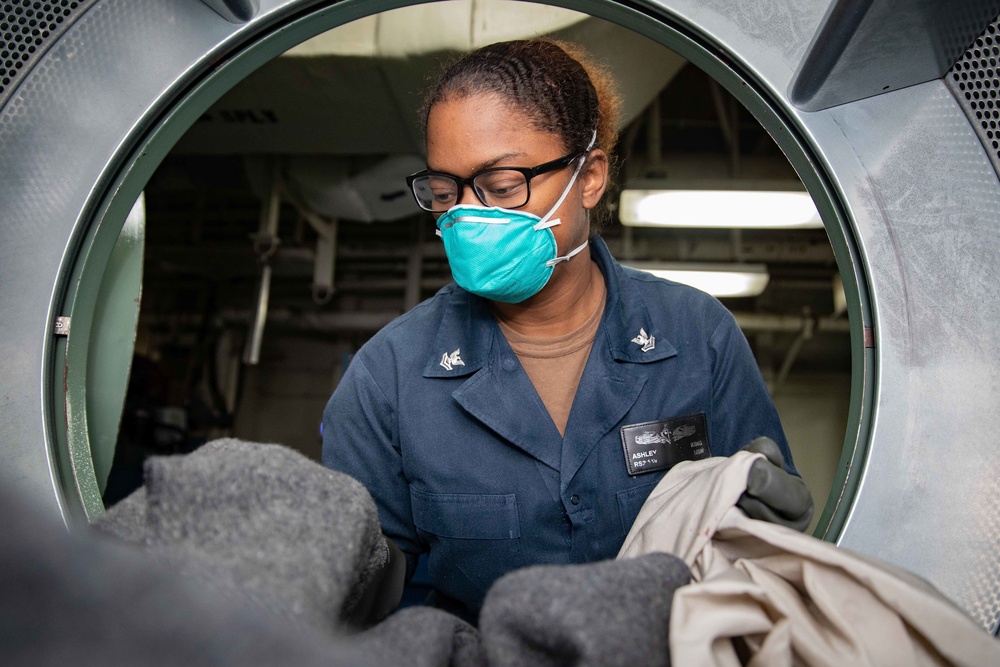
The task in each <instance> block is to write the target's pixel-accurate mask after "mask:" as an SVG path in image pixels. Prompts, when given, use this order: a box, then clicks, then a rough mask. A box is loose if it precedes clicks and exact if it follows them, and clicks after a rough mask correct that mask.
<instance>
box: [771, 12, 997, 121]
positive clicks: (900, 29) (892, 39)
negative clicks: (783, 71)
mask: <svg viewBox="0 0 1000 667" xmlns="http://www.w3.org/2000/svg"><path fill="white" fill-rule="evenodd" d="M998 11H1000V1H998V0H836V1H835V2H834V3H832V4H831V5H830V9H829V12H828V13H827V15H826V17H825V19H824V21H823V25H822V26H821V27H820V29H819V30H818V31H817V33H816V36H815V38H814V39H813V41H812V43H811V44H810V46H809V51H808V52H807V53H806V55H805V57H804V58H803V59H802V62H801V64H800V65H799V68H798V71H797V72H796V74H795V77H794V78H793V79H792V82H791V86H790V88H789V97H790V99H791V101H792V103H793V104H795V105H796V106H798V107H799V108H801V109H803V110H805V111H817V110H819V109H826V108H829V107H832V106H836V105H838V104H846V103H848V102H854V101H856V100H859V99H862V98H865V97H871V96H872V95H879V94H881V93H883V92H885V91H887V90H899V89H900V88H905V87H907V86H912V85H914V84H918V83H924V82H925V81H931V80H933V79H937V78H940V77H941V75H943V74H944V73H945V72H947V71H948V69H949V68H950V67H951V66H952V64H953V63H954V62H955V60H957V59H958V57H959V56H960V55H961V54H962V52H963V51H965V48H966V47H967V46H968V45H969V43H970V42H972V40H973V38H975V37H976V36H977V35H978V34H979V33H980V32H982V31H983V29H984V28H985V27H986V25H987V24H988V23H989V22H990V21H991V20H992V19H993V17H995V16H996V15H997V12H998Z"/></svg>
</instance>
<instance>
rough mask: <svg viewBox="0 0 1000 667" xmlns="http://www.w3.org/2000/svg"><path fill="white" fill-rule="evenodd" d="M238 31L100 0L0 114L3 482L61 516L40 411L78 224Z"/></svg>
mask: <svg viewBox="0 0 1000 667" xmlns="http://www.w3.org/2000/svg"><path fill="white" fill-rule="evenodd" d="M236 30H237V27H236V26H235V25H234V24H232V23H229V22H227V21H225V20H224V19H222V18H221V17H220V16H218V15H217V14H215V13H214V12H213V11H211V10H210V9H209V8H208V7H206V6H205V5H203V4H201V3H198V2H160V3H150V2H131V1H129V0H102V1H100V2H97V3H95V5H94V6H93V7H91V9H90V10H89V11H87V12H86V13H85V14H84V15H83V16H82V17H81V18H80V19H79V20H78V21H77V22H76V23H75V24H73V25H72V26H71V27H70V29H69V30H68V31H67V32H66V34H64V35H63V36H62V37H61V38H60V39H59V40H58V42H56V44H54V45H53V46H52V47H51V48H50V49H49V51H48V52H47V53H46V54H45V55H44V57H43V58H42V59H41V60H40V61H39V62H38V64H37V65H35V67H34V68H33V69H32V71H31V72H30V76H29V77H27V78H26V79H25V80H24V82H23V83H22V84H21V85H20V86H19V87H18V88H17V89H16V90H15V91H14V94H13V95H12V96H11V98H10V99H9V100H8V102H7V105H6V106H5V107H4V108H3V109H2V110H0V174H3V178H0V202H2V209H0V221H2V227H3V234H4V242H3V243H2V244H0V286H2V287H0V312H3V313H4V316H3V318H0V358H2V361H0V377H2V378H3V385H2V387H0V415H2V417H0V441H2V442H3V443H4V445H3V447H2V448H0V471H2V472H0V483H2V484H4V485H5V486H15V487H19V488H21V489H23V492H24V493H25V494H28V495H30V496H34V497H35V498H36V499H37V501H38V502H39V503H40V504H43V505H47V506H48V507H49V508H50V509H52V510H53V511H56V512H59V513H60V514H63V515H64V516H69V515H70V513H72V511H73V510H72V508H71V505H72V504H73V503H72V501H70V503H69V504H67V498H65V497H64V493H63V489H62V488H61V486H60V484H59V482H58V481H57V480H58V475H59V473H58V470H59V469H60V466H61V463H60V461H59V460H58V458H57V456H58V454H57V452H55V451H54V449H53V447H54V440H53V438H54V431H53V429H54V428H55V427H56V426H57V425H58V424H57V423H53V422H51V421H50V420H49V419H48V418H47V417H48V415H50V414H53V411H52V405H51V400H52V398H51V396H50V395H48V393H47V388H48V387H49V386H50V385H49V382H48V381H49V379H50V378H52V380H53V381H54V382H59V381H60V380H59V378H60V377H61V370H58V369H55V368H51V367H50V360H51V358H52V356H51V354H52V351H53V348H54V343H53V341H52V339H51V336H50V333H51V323H52V322H53V321H54V320H55V318H56V317H58V316H60V315H72V313H62V312H58V311H57V310H56V308H57V307H58V304H59V303H60V301H61V296H62V290H63V289H64V284H63V282H62V280H63V277H65V276H66V275H67V274H68V272H69V271H70V270H71V266H72V264H73V262H74V259H75V256H74V253H75V251H76V249H77V248H78V247H79V244H80V243H81V241H82V238H81V237H82V236H83V234H84V232H85V230H84V229H82V224H81V221H82V220H83V219H85V218H86V217H87V215H88V210H87V207H88V206H93V205H94V202H92V201H91V195H92V194H93V192H94V191H95V188H98V189H99V188H100V187H101V186H100V185H98V184H99V183H104V182H106V179H107V178H108V176H109V174H108V173H106V172H107V171H108V170H109V169H112V168H113V162H114V156H115V155H116V153H117V152H118V151H120V150H122V149H123V146H124V145H125V144H127V143H128V142H129V141H130V140H132V139H131V138H132V137H134V136H136V134H138V133H139V132H141V131H142V129H143V126H144V124H145V123H146V122H148V121H147V120H146V119H147V118H148V116H149V115H150V114H153V113H156V112H157V111H159V110H161V109H162V108H163V106H164V105H165V104H166V103H167V102H168V99H169V97H170V91H171V90H173V89H174V88H175V87H176V86H179V85H181V84H182V83H183V80H184V79H185V77H187V76H189V75H190V73H192V72H193V71H194V70H196V69H198V68H199V63H201V62H202V61H206V62H207V61H208V60H209V59H210V58H211V54H212V52H213V51H214V50H216V49H218V48H220V45H221V44H222V43H223V42H224V40H226V39H227V38H229V37H231V36H232V35H233V33H234V32H235V31H236ZM150 44H157V45H158V46H157V48H155V49H152V48H150ZM60 413H61V411H60ZM62 418H63V417H62V416H61V415H60V416H59V419H62ZM77 502H78V501H77Z"/></svg>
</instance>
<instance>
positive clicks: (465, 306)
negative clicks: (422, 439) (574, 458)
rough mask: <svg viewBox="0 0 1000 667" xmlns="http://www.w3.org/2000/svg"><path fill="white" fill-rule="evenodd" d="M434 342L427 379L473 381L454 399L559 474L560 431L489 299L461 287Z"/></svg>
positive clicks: (467, 382) (425, 370)
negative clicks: (512, 346) (493, 313)
mask: <svg viewBox="0 0 1000 667" xmlns="http://www.w3.org/2000/svg"><path fill="white" fill-rule="evenodd" d="M435 341H436V342H437V344H438V348H439V349H436V350H431V351H429V360H428V363H427V366H426V367H425V368H424V372H423V376H424V377H426V378H451V379H455V378H462V377H468V379H467V380H466V381H465V382H464V383H463V384H462V385H461V386H460V387H458V389H456V390H455V391H454V392H452V397H453V398H454V399H455V401H457V402H458V404H459V405H461V406H462V408H463V409H465V410H466V411H467V412H468V413H469V414H470V415H472V416H473V417H475V418H476V419H478V420H479V421H480V422H482V423H483V424H484V425H485V426H486V427H488V428H489V429H491V430H493V431H494V432H495V433H496V434H497V435H499V436H500V437H502V438H504V439H505V440H508V441H509V442H510V443H512V444H513V445H514V446H516V447H518V448H519V449H521V450H523V451H524V452H526V453H527V454H529V455H530V456H532V457H534V458H535V459H537V460H539V461H541V462H542V463H544V464H545V465H547V466H548V467H550V468H552V469H553V470H559V460H560V455H561V453H560V445H561V442H562V438H561V437H560V436H559V431H558V430H557V429H556V426H555V424H553V423H552V419H551V417H549V413H548V411H547V410H546V409H545V406H544V405H543V404H542V401H541V399H540V398H539V397H538V392H536V391H535V387H534V386H533V385H532V384H531V380H530V378H528V374H527V373H525V372H524V369H523V368H522V367H521V364H520V362H519V361H518V360H517V356H516V355H515V354H514V352H513V350H511V349H510V345H508V344H507V340H506V339H505V338H504V337H503V334H502V333H501V332H500V327H499V326H497V323H496V321H495V320H494V319H493V315H492V313H490V310H489V306H488V304H487V303H486V301H485V300H483V299H480V298H479V297H476V296H473V295H471V294H469V293H468V292H466V291H465V290H462V289H459V288H457V287H456V288H455V289H454V292H453V294H452V297H451V302H450V304H449V307H448V310H447V311H446V313H445V316H444V317H443V318H442V320H441V324H440V326H439V327H438V332H437V336H436V337H435ZM456 359H460V360H461V363H460V364H459V363H456Z"/></svg>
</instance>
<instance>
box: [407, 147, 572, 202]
mask: <svg viewBox="0 0 1000 667" xmlns="http://www.w3.org/2000/svg"><path fill="white" fill-rule="evenodd" d="M586 154H587V151H578V152H576V153H570V154H569V155H564V156H563V157H561V158H558V159H555V160H552V161H551V162H546V163H545V164H540V165H538V166H537V167H491V168H490V169H483V170H482V171H480V172H478V173H476V174H473V175H472V176H470V177H468V178H459V177H458V176H454V175H452V174H446V173H444V172H440V171H428V170H424V171H418V172H417V173H415V174H413V175H411V176H407V177H406V183H407V185H409V186H410V190H411V191H412V192H413V198H414V199H416V200H417V205H418V206H420V208H422V209H424V210H425V211H430V212H431V213H444V212H445V211H447V210H448V209H449V208H451V207H452V206H454V205H455V204H457V203H458V200H459V199H461V198H462V191H463V190H464V189H465V186H467V185H468V186H471V187H472V191H473V192H475V193H476V197H477V198H478V199H479V201H481V202H482V203H483V205H484V206H499V207H501V208H520V207H521V206H524V205H525V204H527V203H528V200H529V199H530V198H531V187H530V184H531V179H533V178H534V177H535V176H538V175H540V174H544V173H547V172H550V171H556V170H557V169H565V168H566V167H568V166H569V165H571V164H573V162H574V161H575V160H577V159H578V158H580V157H582V156H584V155H586Z"/></svg>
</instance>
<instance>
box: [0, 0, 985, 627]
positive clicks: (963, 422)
mask: <svg viewBox="0 0 1000 667" xmlns="http://www.w3.org/2000/svg"><path fill="white" fill-rule="evenodd" d="M309 4H311V3H310V2H291V1H289V2H278V1H277V0H273V1H269V2H263V3H262V8H261V12H260V13H259V14H258V15H257V16H256V17H255V18H254V19H253V20H251V21H250V22H248V23H247V24H244V25H242V26H237V25H235V24H232V23H229V22H227V21H225V20H223V19H222V18H220V17H219V16H218V15H216V14H215V13H213V12H212V11H210V10H209V9H208V8H207V7H206V6H204V5H202V4H201V3H195V2H179V1H178V2H172V3H135V2H131V1H129V0H102V1H101V2H98V3H97V4H96V5H95V7H94V8H93V9H92V10H91V11H89V12H88V13H87V14H86V15H85V16H84V17H82V18H81V20H80V21H79V22H78V23H77V24H76V25H74V26H73V27H72V29H71V30H69V31H68V32H67V34H66V35H65V36H64V37H63V38H62V39H60V40H59V42H58V43H57V44H56V45H55V46H54V47H53V48H52V49H51V50H50V51H49V52H48V53H47V54H46V55H45V57H44V58H43V59H42V60H41V61H40V62H39V64H38V65H37V66H36V67H35V69H34V70H33V71H32V72H31V75H30V77H28V78H27V79H26V80H25V82H24V84H22V86H21V87H20V88H18V89H17V91H16V94H15V95H14V96H13V97H12V98H11V100H10V103H9V104H8V106H7V107H5V108H4V109H3V110H2V112H0V173H2V174H4V178H3V179H2V180H0V202H2V209H0V216H2V217H0V221H2V227H3V233H4V243H3V244H0V312H3V313H4V318H2V319H0V376H2V377H3V385H2V386H0V414H2V415H3V417H2V419H0V442H3V443H4V445H3V448H2V449H0V483H3V484H5V485H7V484H16V485H19V486H20V487H21V488H23V489H25V491H26V492H29V493H31V494H32V495H34V496H36V497H37V498H39V499H40V500H41V501H42V502H46V503H47V504H48V505H49V506H50V507H52V508H53V510H56V509H58V510H60V511H63V512H64V513H68V512H69V508H68V506H67V500H66V499H65V498H63V496H62V493H63V491H62V488H61V487H60V486H59V485H58V484H57V483H56V482H55V481H54V480H55V479H56V477H57V475H56V472H55V471H56V470H57V468H58V465H59V462H58V461H56V460H54V459H52V458H51V457H52V456H53V450H52V433H53V431H54V429H55V425H54V424H53V423H51V421H49V420H48V415H53V414H55V413H53V412H52V411H51V409H50V408H51V406H50V404H49V402H50V398H49V397H48V396H47V395H46V393H45V392H46V390H47V388H49V387H50V385H51V384H52V383H53V381H55V380H56V379H57V378H58V375H56V374H55V371H56V369H54V368H51V367H50V366H49V364H50V359H51V358H52V357H51V354H50V352H51V351H52V348H53V345H54V343H53V341H54V340H59V339H54V338H53V337H52V336H51V323H52V322H53V321H54V319H55V317H57V316H59V315H71V314H72V313H63V312H57V310H56V307H57V305H58V304H59V303H61V293H60V291H61V290H62V289H63V288H64V284H65V283H64V281H65V279H66V276H67V275H68V274H69V271H70V267H71V266H72V264H73V262H74V261H75V253H76V252H77V249H78V248H79V247H80V245H81V243H82V241H83V240H84V239H83V237H84V235H85V232H86V231H87V230H85V229H83V223H84V222H85V221H87V220H89V218H90V215H91V214H92V208H93V207H94V206H96V204H95V200H94V197H95V196H96V195H95V193H98V194H99V193H101V192H103V188H104V187H105V186H106V184H107V183H109V182H110V181H111V179H112V176H113V174H112V172H113V171H115V169H116V168H117V164H116V162H115V160H116V159H117V157H119V156H120V155H121V154H122V153H123V152H124V151H125V150H126V148H127V147H128V146H129V145H131V144H132V143H134V142H135V141H136V140H137V138H138V137H139V136H140V135H141V134H142V132H143V131H144V130H145V129H146V128H147V126H148V124H149V123H150V122H151V120H152V119H153V118H154V117H155V116H156V115H157V114H158V113H159V112H160V111H162V110H163V109H165V108H166V107H167V106H168V105H169V103H171V102H172V101H173V100H174V99H175V96H178V95H180V94H181V92H182V91H183V89H184V88H185V86H186V85H187V84H188V83H189V78H190V77H191V75H192V74H194V73H195V72H205V71H208V69H207V67H206V66H205V65H206V63H209V62H211V60H212V58H213V57H214V55H215V54H217V53H220V52H222V51H225V50H226V48H227V40H231V39H232V40H235V39H239V38H241V37H242V36H243V35H249V34H250V33H251V32H254V31H256V30H259V29H261V27H262V26H264V25H266V24H268V22H269V21H270V20H272V19H273V18H274V16H275V13H279V12H281V11H284V10H285V9H288V8H290V7H292V6H294V7H296V8H302V7H305V6H307V5H309ZM918 4H922V3H918ZM642 5H643V6H644V7H646V10H647V11H648V12H649V13H650V14H656V15H659V16H662V17H666V18H667V19H668V20H670V21H671V22H674V23H675V24H676V25H677V26H679V27H680V28H681V29H682V30H684V31H686V32H688V33H690V34H691V35H692V36H693V37H694V38H695V39H697V40H700V41H702V42H703V43H706V44H710V45H712V48H714V49H717V50H718V51H719V52H720V53H721V54H722V55H724V56H725V57H726V58H727V59H729V61H731V62H732V63H734V65H735V67H736V68H737V69H739V70H740V71H741V72H742V75H743V76H745V77H746V78H747V79H748V80H749V82H750V83H751V84H752V85H753V86H754V87H755V88H756V89H757V90H760V91H761V92H762V94H763V95H764V97H765V98H767V99H769V100H770V103H771V104H772V105H774V107H775V108H776V109H777V111H778V112H779V113H780V114H782V115H783V116H784V117H785V118H786V119H787V123H788V125H789V129H790V131H792V132H794V133H796V134H797V135H800V136H801V137H802V138H803V140H804V141H805V142H806V143H807V144H808V145H809V146H810V147H811V149H812V152H813V154H812V155H811V156H810V159H811V160H813V164H815V166H816V169H817V171H818V172H819V173H821V174H823V175H824V177H825V178H827V179H828V180H829V182H830V183H831V184H832V187H833V188H834V190H835V192H836V193H838V195H839V199H840V201H839V205H840V206H841V207H842V208H843V210H844V212H845V213H846V214H847V216H848V218H847V225H848V228H847V237H848V238H850V239H852V241H853V243H855V244H856V246H857V249H858V250H859V252H860V256H859V258H858V262H859V264H858V267H857V269H858V271H859V273H860V274H861V275H862V276H863V277H865V278H866V279H867V281H866V282H867V288H868V289H870V290H871V294H870V296H871V300H872V313H871V320H872V321H868V319H867V318H868V315H866V314H863V313H857V312H852V313H851V317H852V318H857V317H859V316H861V317H864V318H866V319H865V321H864V322H863V324H864V325H865V326H874V334H875V336H876V338H877V345H878V347H877V352H873V351H871V350H869V352H868V354H877V363H876V365H875V366H874V369H875V373H874V374H873V375H874V377H872V378H867V377H866V378H865V381H866V382H868V381H871V380H874V381H875V382H876V390H875V391H876V394H875V400H876V405H875V407H876V410H875V412H874V414H873V415H871V422H870V423H869V422H868V421H867V416H865V418H864V419H859V420H858V421H857V423H855V424H851V425H849V428H850V429H856V430H860V431H861V432H860V436H861V438H863V439H869V438H870V451H869V455H868V458H867V461H866V462H865V464H864V476H863V479H862V482H861V487H860V491H859V493H858V495H857V498H856V499H854V503H853V507H852V508H851V510H850V513H849V516H848V520H847V523H846V526H845V527H844V529H843V531H842V533H841V535H840V538H839V542H840V543H841V544H842V545H844V546H847V547H850V548H852V549H856V550H858V551H861V552H864V553H868V554H871V555H873V556H876V557H879V558H883V559H886V560H888V561H890V562H893V563H896V564H898V565H901V566H903V567H905V568H907V569H910V570H913V571H915V572H916V573H917V574H919V575H922V576H923V577H925V578H927V579H928V580H930V581H931V582H932V583H933V584H935V585H936V586H937V587H938V588H939V589H941V590H942V591H943V592H944V593H945V594H946V595H948V596H949V597H951V598H952V599H954V600H955V601H956V602H958V603H959V604H960V605H961V606H963V607H964V608H965V609H967V610H968V611H969V612H970V613H972V614H973V615H974V617H975V618H976V620H977V621H979V622H980V623H982V624H983V625H984V626H988V627H990V628H991V629H995V628H996V627H997V621H998V616H1000V603H998V602H997V600H998V598H1000V596H998V594H997V591H998V587H1000V564H998V562H997V553H998V549H997V547H998V543H1000V513H998V511H997V507H998V503H997V491H998V490H1000V489H998V488H997V482H996V480H997V479H1000V448H997V447H996V444H995V439H996V434H997V433H1000V410H997V406H998V405H1000V380H998V377H1000V376H998V370H997V368H998V367H997V362H996V360H997V359H1000V339H998V337H997V336H996V335H995V329H996V325H997V322H1000V291H998V289H1000V288H998V286H997V281H996V279H995V275H996V273H997V265H998V263H1000V235H997V234H996V230H997V229H998V228H1000V224H998V223H1000V220H998V215H1000V213H998V211H1000V182H998V180H997V176H996V173H995V172H994V171H993V169H992V167H991V165H990V162H989V159H988V158H987V156H986V154H985V152H984V150H983V147H982V145H981V144H980V142H979V140H978V138H977V137H976V135H975V132H974V131H973V130H972V128H971V127H970V125H969V122H968V119H967V118H966V116H965V114H964V113H963V112H962V110H961V109H960V108H959V106H958V104H957V102H956V101H955V99H954V98H953V97H952V96H951V94H950V93H949V92H948V90H947V89H946V87H945V85H944V83H943V82H941V81H940V80H934V81H930V82H927V83H923V84H920V85H916V86H911V87H908V88H905V89H902V90H894V91H890V92H888V93H885V94H882V95H878V96H876V97H871V98H867V99H863V100H860V101H856V102H852V103H849V104H844V105H842V106H838V107H834V108H832V109H827V110H823V111H817V112H811V113H810V112H803V111H801V110H799V109H796V108H795V107H794V106H793V105H792V104H791V103H790V102H789V101H788V99H787V97H786V91H788V89H789V85H790V83H791V78H792V74H793V72H794V71H795V69H796V68H797V67H798V65H799V62H800V60H801V58H802V55H803V54H804V53H805V52H806V49H807V47H808V45H809V43H810V41H811V40H812V38H813V35H814V33H815V31H816V29H817V28H818V26H819V25H820V22H821V19H822V17H823V15H824V13H825V11H826V9H827V7H826V6H823V5H822V3H815V2H812V1H811V0H788V1H786V2H779V1H778V0H757V1H755V2H745V3H733V2H731V1H730V0H659V1H657V2H653V1H652V0H649V1H647V2H645V3H642ZM355 6H356V5H355ZM376 6H377V7H382V6H383V5H381V4H379V3H375V2H367V3H365V7H366V8H370V9H369V10H374V9H375V8H376ZM587 6H594V7H598V6H600V7H607V8H609V9H608V11H609V12H610V8H611V7H612V3H610V2H605V3H598V2H593V3H588V5H587ZM361 14H363V11H362V10H358V15H361ZM109 35H110V36H113V37H114V38H109ZM151 43H156V44H157V45H159V46H158V48H157V49H150V48H149V47H148V45H149V44H151ZM161 46H162V48H160V47H161ZM70 55H72V57H70ZM800 163H801V161H800ZM40 221H44V225H42V224H39V223H40ZM852 437H853V436H852V435H850V434H849V435H848V439H850V438H852ZM845 502H846V501H845Z"/></svg>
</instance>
